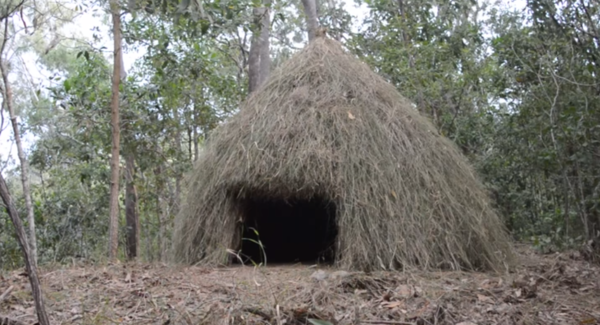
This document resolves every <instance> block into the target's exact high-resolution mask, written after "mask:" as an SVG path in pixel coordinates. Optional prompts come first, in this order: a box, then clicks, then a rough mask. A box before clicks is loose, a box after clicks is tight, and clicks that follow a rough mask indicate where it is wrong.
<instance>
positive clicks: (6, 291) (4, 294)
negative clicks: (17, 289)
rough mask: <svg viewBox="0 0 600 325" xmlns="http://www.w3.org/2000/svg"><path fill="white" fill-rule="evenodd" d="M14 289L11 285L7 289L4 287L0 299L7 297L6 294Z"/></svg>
mask: <svg viewBox="0 0 600 325" xmlns="http://www.w3.org/2000/svg"><path fill="white" fill-rule="evenodd" d="M13 289H14V287H13V286H10V287H8V289H6V290H5V291H4V292H3V293H2V294H1V295H0V301H3V300H4V299H6V298H7V297H8V295H9V294H10V293H11V291H12V290H13Z"/></svg>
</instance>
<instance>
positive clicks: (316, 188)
mask: <svg viewBox="0 0 600 325" xmlns="http://www.w3.org/2000/svg"><path fill="white" fill-rule="evenodd" d="M248 196H254V197H256V196H262V197H273V198H278V199H292V198H296V199H309V198H312V197H320V198H324V199H326V200H330V201H332V202H334V203H335V204H336V207H337V210H336V211H337V215H336V222H337V225H338V228H339V235H338V237H337V241H336V259H335V264H336V266H339V267H342V268H347V269H363V270H368V269H377V268H387V269H394V268H398V267H403V268H407V267H412V266H415V267H418V268H421V269H439V268H451V269H487V270H490V269H491V270H501V269H503V268H504V266H505V265H507V263H508V264H510V261H511V258H512V256H513V254H512V248H511V244H510V240H509V238H508V236H507V234H506V232H505V231H504V229H503V226H502V223H501V221H500V219H499V217H498V216H497V215H496V213H495V212H494V211H493V209H492V207H491V206H490V201H489V199H488V196H487V193H486V192H485V189H484V187H483V186H482V184H481V183H480V182H479V180H478V179H477V178H476V176H475V175H474V171H473V169H472V168H471V167H470V165H469V164H468V162H467V160H466V159H465V158H464V157H463V156H462V155H461V154H460V153H459V151H458V149H457V148H456V147H455V145H454V144H453V143H452V142H451V141H449V140H448V139H446V138H444V137H442V136H441V135H440V134H439V133H438V132H437V131H436V129H435V127H434V126H433V125H432V124H431V123H430V122H429V121H428V120H427V119H425V118H424V117H422V116H421V115H420V114H419V113H418V112H417V111H416V109H414V108H413V106H412V105H411V103H410V102H408V101H407V100H406V99H405V98H403V97H402V96H401V95H399V94H398V92H397V91H396V89H395V88H394V87H393V86H392V85H390V84H388V83H386V82H385V81H384V80H383V79H382V78H381V77H379V76H378V75H376V74H375V73H374V72H372V71H371V70H370V69H369V68H368V67H367V66H366V65H365V64H363V63H361V62H360V61H359V60H357V59H355V58H354V57H353V56H351V55H349V54H347V53H345V52H344V50H343V49H342V47H341V45H340V44H339V43H337V42H336V41H333V40H331V39H328V38H318V39H317V40H315V41H314V42H313V43H312V44H310V45H309V46H308V47H307V48H305V49H304V50H302V51H301V52H300V53H298V54H297V55H295V56H294V57H293V58H291V59H290V60H288V61H287V62H286V63H284V64H283V65H282V66H281V67H280V68H279V69H277V70H276V71H274V72H273V73H272V75H271V77H270V79H269V80H268V81H267V82H266V83H265V84H264V85H263V86H262V87H261V88H260V89H259V90H258V91H256V92H255V93H253V94H252V95H251V96H250V97H249V98H248V99H247V101H246V102H245V103H244V104H243V105H242V107H241V110H240V113H239V114H237V115H235V116H234V117H232V118H231V119H229V120H228V121H227V122H226V123H224V124H223V125H221V126H220V127H218V128H217V129H216V130H215V131H214V132H213V133H212V135H211V139H210V140H209V141H208V142H207V145H206V147H205V150H204V153H203V155H202V156H201V157H199V159H198V162H197V164H196V166H195V169H194V171H193V173H192V174H191V177H190V179H189V180H188V192H187V201H186V203H185V204H184V205H183V207H182V209H181V213H180V214H179V215H178V216H177V220H176V226H175V233H174V246H173V249H174V257H175V260H176V261H178V262H184V263H196V262H202V263H209V264H212V263H215V264H217V263H225V262H226V261H227V252H226V249H227V248H234V247H235V245H236V243H237V242H238V241H239V231H238V229H239V224H238V222H239V218H240V216H241V212H240V206H239V199H240V198H242V197H248Z"/></svg>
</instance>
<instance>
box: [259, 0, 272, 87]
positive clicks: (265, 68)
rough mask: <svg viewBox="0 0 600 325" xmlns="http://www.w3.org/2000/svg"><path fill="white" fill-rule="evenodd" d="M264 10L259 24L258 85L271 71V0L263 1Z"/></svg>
mask: <svg viewBox="0 0 600 325" xmlns="http://www.w3.org/2000/svg"><path fill="white" fill-rule="evenodd" d="M264 5H265V7H264V11H263V13H262V18H261V26H260V50H259V52H260V73H259V76H258V85H259V86H260V85H262V84H263V83H264V82H265V81H266V80H267V79H268V78H269V73H270V72H271V44H270V42H269V38H270V36H271V10H270V9H269V7H270V6H271V0H265V1H264Z"/></svg>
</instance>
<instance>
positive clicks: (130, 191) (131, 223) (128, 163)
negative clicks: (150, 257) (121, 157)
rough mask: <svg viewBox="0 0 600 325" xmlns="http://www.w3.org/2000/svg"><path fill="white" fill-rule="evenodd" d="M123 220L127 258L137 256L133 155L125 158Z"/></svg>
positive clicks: (137, 217) (138, 221) (137, 237)
mask: <svg viewBox="0 0 600 325" xmlns="http://www.w3.org/2000/svg"><path fill="white" fill-rule="evenodd" d="M125 178H126V185H125V220H126V224H127V258H128V259H130V260H133V259H135V258H136V257H137V256H138V253H139V252H138V247H139V233H140V217H139V213H138V206H137V201H138V196H137V190H136V187H135V158H134V155H133V153H128V154H127V156H126V157H125Z"/></svg>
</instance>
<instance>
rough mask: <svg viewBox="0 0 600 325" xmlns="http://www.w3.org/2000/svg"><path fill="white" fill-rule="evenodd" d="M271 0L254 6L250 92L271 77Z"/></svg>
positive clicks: (249, 66) (249, 68)
mask: <svg viewBox="0 0 600 325" xmlns="http://www.w3.org/2000/svg"><path fill="white" fill-rule="evenodd" d="M270 4H271V0H265V1H264V7H262V8H254V10H253V14H254V24H255V27H256V30H255V31H254V32H253V33H252V42H251V44H250V54H249V57H248V79H249V86H248V92H249V93H252V92H254V91H255V90H256V89H258V87H260V85H262V83H263V82H265V80H267V78H268V77H269V72H270V69H271V57H270V42H269V37H270V34H271V30H270V29H271V16H270V15H271V14H270V10H269V6H270Z"/></svg>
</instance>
